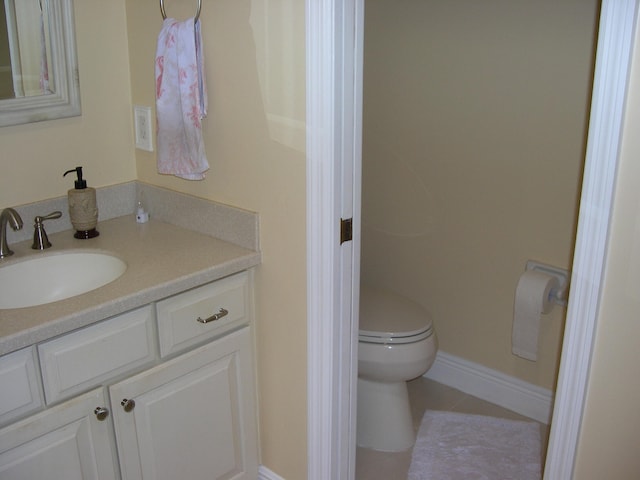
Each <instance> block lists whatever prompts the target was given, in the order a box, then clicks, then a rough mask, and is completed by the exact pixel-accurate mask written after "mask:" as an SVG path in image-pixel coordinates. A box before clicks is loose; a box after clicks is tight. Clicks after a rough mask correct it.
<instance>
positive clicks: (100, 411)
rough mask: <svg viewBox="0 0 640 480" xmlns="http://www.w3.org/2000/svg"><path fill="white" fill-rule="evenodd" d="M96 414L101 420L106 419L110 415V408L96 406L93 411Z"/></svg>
mask: <svg viewBox="0 0 640 480" xmlns="http://www.w3.org/2000/svg"><path fill="white" fill-rule="evenodd" d="M93 413H95V414H96V418H97V419H98V420H100V421H101V422H102V421H104V420H105V419H106V418H107V417H108V416H109V410H107V409H106V408H104V407H96V409H95V410H94V411H93Z"/></svg>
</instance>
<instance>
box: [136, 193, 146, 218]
mask: <svg viewBox="0 0 640 480" xmlns="http://www.w3.org/2000/svg"><path fill="white" fill-rule="evenodd" d="M148 221H149V212H147V211H146V210H145V209H144V205H143V204H142V192H141V193H140V195H139V197H138V206H137V207H136V222H138V223H147V222H148Z"/></svg>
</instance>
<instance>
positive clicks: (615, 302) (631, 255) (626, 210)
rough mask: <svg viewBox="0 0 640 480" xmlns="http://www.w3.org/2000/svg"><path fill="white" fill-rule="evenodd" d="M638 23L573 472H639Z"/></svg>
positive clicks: (590, 475) (586, 478)
mask: <svg viewBox="0 0 640 480" xmlns="http://www.w3.org/2000/svg"><path fill="white" fill-rule="evenodd" d="M639 34H640V29H638V27H637V26H636V40H635V47H634V54H633V64H632V74H631V80H630V89H629V93H628V98H627V111H626V117H625V121H624V132H623V140H622V151H621V157H620V164H619V167H618V168H619V169H618V173H617V185H616V192H615V197H614V206H613V215H612V223H611V231H610V237H609V245H608V253H607V261H606V267H605V274H604V287H603V289H602V297H601V303H600V310H599V312H598V320H597V327H596V338H595V343H594V350H593V357H592V364H591V373H590V377H589V384H588V392H587V399H586V408H585V413H584V420H583V423H582V431H581V433H580V441H579V443H578V454H577V461H576V471H575V476H574V477H575V478H576V479H579V480H590V479H593V480H596V479H601V478H620V479H627V478H629V479H631V478H640V457H639V456H638V445H639V444H640V416H639V415H638V406H639V405H640V383H639V382H638V378H637V370H638V365H640V349H638V338H640V322H639V321H638V320H639V315H638V312H640V191H638V179H640V163H639V162H638V156H639V155H640V137H639V136H638V125H640V37H639V36H638V35H639Z"/></svg>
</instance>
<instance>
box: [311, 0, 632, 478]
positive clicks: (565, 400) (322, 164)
mask: <svg viewBox="0 0 640 480" xmlns="http://www.w3.org/2000/svg"><path fill="white" fill-rule="evenodd" d="M305 1H306V53H307V60H306V62H307V65H306V67H307V79H306V85H307V296H308V298H307V300H308V306H307V315H308V316H307V322H308V335H307V337H308V339H307V345H308V378H307V382H308V387H307V394H308V402H307V405H308V424H307V427H308V429H307V439H308V479H309V480H325V479H327V478H331V479H334V480H352V479H353V478H354V476H355V398H356V380H357V338H358V337H357V318H358V310H357V303H358V302H357V299H358V292H359V287H358V286H359V266H360V243H359V241H360V239H359V230H360V228H359V226H360V210H359V209H360V204H359V202H360V179H361V135H362V100H361V98H362V63H363V57H362V41H363V26H364V0H305ZM639 3H640V0H603V1H602V6H601V11H600V27H599V31H598V47H597V56H596V66H595V72H594V84H593V92H592V100H591V113H590V122H589V132H588V139H587V152H586V158H585V170H584V177H583V182H582V195H581V200H580V211H579V216H578V230H577V237H576V243H575V253H574V260H573V268H572V276H571V292H570V297H569V306H568V309H567V317H566V326H565V333H564V340H563V348H562V355H561V363H560V372H559V377H558V385H557V389H556V398H555V406H554V413H553V422H552V425H551V436H550V440H549V448H548V451H547V461H546V465H545V478H547V479H568V478H572V475H573V469H574V465H575V459H576V453H577V443H578V438H579V434H580V424H581V421H582V415H583V412H584V405H585V399H586V391H587V384H588V379H589V369H590V363H591V356H592V352H593V340H594V337H595V335H594V334H595V327H596V323H597V316H598V306H599V301H600V295H601V291H602V287H603V285H602V281H603V277H602V275H603V270H604V264H605V261H606V247H607V239H608V234H609V220H610V217H611V208H612V202H613V194H614V187H615V175H616V171H617V164H618V155H619V152H620V143H621V136H622V126H623V121H624V107H625V102H626V91H627V82H628V77H629V71H630V64H631V53H632V49H633V46H634V40H635V37H634V33H635V25H636V14H637V10H638V4H639ZM345 172H346V174H345ZM349 189H351V192H350V191H349ZM345 205H350V206H351V211H348V212H347V213H346V214H347V215H349V214H352V215H353V219H354V241H353V242H348V243H349V244H350V245H348V246H347V247H346V248H347V249H350V255H347V256H346V257H345V253H344V250H345V245H347V244H343V245H342V246H341V245H340V243H339V240H338V239H339V221H340V218H344V217H343V215H344V214H345V210H344V208H345ZM347 210H349V208H347ZM327 419H330V421H328V420H327Z"/></svg>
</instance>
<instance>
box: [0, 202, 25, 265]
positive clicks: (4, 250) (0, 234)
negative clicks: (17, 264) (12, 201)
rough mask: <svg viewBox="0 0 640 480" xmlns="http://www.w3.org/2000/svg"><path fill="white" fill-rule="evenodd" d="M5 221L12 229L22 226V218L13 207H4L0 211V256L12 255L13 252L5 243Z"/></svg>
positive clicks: (15, 229)
mask: <svg viewBox="0 0 640 480" xmlns="http://www.w3.org/2000/svg"><path fill="white" fill-rule="evenodd" d="M7 222H8V223H9V225H11V228H12V229H13V230H14V231H17V230H20V229H21V228H22V218H20V214H19V213H18V212H16V211H15V210H14V209H13V208H5V209H4V210H2V213H0V258H4V257H8V256H9V255H13V252H12V251H11V249H10V248H9V245H8V244H7Z"/></svg>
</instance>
